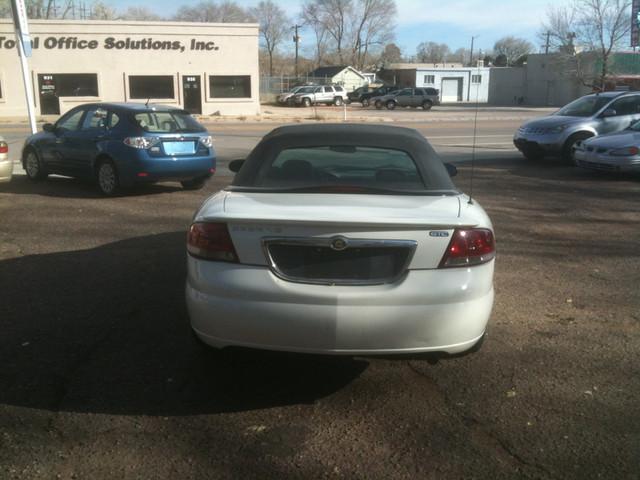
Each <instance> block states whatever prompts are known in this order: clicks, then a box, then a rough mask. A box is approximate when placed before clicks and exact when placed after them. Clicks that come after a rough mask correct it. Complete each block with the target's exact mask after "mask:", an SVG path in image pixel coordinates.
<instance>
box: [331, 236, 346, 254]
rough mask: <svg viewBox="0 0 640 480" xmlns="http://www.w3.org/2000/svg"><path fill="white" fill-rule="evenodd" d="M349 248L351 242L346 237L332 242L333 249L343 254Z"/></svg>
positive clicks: (337, 238)
mask: <svg viewBox="0 0 640 480" xmlns="http://www.w3.org/2000/svg"><path fill="white" fill-rule="evenodd" d="M348 246H349V242H348V241H347V239H346V238H344V237H336V238H334V239H332V240H331V248H332V249H333V250H336V251H337V252H341V251H342V250H344V249H345V248H347V247H348Z"/></svg>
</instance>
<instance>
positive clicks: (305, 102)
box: [302, 98, 311, 108]
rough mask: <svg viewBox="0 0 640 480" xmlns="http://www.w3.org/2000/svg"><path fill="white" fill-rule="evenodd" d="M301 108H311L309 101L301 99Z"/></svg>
mask: <svg viewBox="0 0 640 480" xmlns="http://www.w3.org/2000/svg"><path fill="white" fill-rule="evenodd" d="M302 106H303V107H307V108H308V107H310V106H311V100H310V99H309V98H303V99H302Z"/></svg>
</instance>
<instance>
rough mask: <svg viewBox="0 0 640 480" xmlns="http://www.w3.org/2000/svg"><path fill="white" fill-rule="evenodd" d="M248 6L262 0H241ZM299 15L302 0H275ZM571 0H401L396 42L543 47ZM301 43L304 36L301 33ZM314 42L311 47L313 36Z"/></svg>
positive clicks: (409, 49) (156, 4) (407, 50)
mask: <svg viewBox="0 0 640 480" xmlns="http://www.w3.org/2000/svg"><path fill="white" fill-rule="evenodd" d="M236 2H237V3H238V4H240V5H242V6H244V7H248V6H253V5H255V4H256V3H258V0H236ZM276 2H277V3H278V4H279V5H280V6H282V7H283V8H284V9H285V10H286V11H287V12H288V13H289V14H290V15H291V16H293V17H295V16H296V15H297V14H298V12H299V10H300V5H301V3H302V0H276ZM198 3H199V0H181V1H177V2H176V1H175V0H111V1H110V2H109V4H110V5H112V6H114V7H116V8H117V9H119V10H124V9H126V8H127V7H129V6H133V5H136V6H146V7H148V8H150V9H151V10H153V11H156V12H157V13H159V14H160V15H162V16H171V15H172V14H173V13H175V12H176V10H177V9H178V8H179V7H180V6H182V5H196V4H198ZM566 3H568V0H444V1H443V0H396V5H397V6H398V17H397V28H396V43H397V44H398V46H400V48H401V50H402V52H403V54H405V55H406V56H411V55H415V52H416V47H417V46H418V44H419V43H420V42H423V41H434V42H438V43H446V44H448V45H449V47H451V49H452V50H456V49H457V48H460V47H465V48H469V47H470V45H471V37H472V36H475V37H477V38H476V39H475V46H474V49H478V48H480V49H482V50H484V51H487V50H490V49H492V48H493V44H494V43H495V42H496V40H498V39H499V38H501V37H504V36H507V35H513V36H517V37H522V38H526V39H527V40H529V41H530V42H531V43H533V45H534V46H535V47H536V50H539V49H540V48H541V45H540V40H539V39H538V38H537V32H538V30H539V29H540V24H541V23H542V21H543V20H544V19H545V17H546V12H547V9H548V7H549V5H551V4H553V5H554V6H561V5H563V4H566ZM302 37H303V38H302V46H303V47H304V46H305V35H304V32H303V34H302ZM308 38H309V43H308V44H309V46H311V36H309V37H308Z"/></svg>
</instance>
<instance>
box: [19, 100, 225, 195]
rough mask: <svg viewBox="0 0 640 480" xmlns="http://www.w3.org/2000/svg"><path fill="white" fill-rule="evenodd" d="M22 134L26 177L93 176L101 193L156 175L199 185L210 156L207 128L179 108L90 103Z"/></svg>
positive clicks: (210, 167) (212, 162) (211, 166)
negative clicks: (27, 133)
mask: <svg viewBox="0 0 640 480" xmlns="http://www.w3.org/2000/svg"><path fill="white" fill-rule="evenodd" d="M43 130H44V131H43V132H39V133H36V134H35V135H31V136H30V137H29V138H27V141H26V142H25V146H24V149H23V151H22V164H23V166H24V169H25V171H26V172H27V176H28V177H29V178H30V179H31V180H41V179H44V178H45V177H46V176H47V175H48V174H51V173H55V174H61V175H67V176H70V177H78V178H88V179H92V180H95V181H96V182H97V184H98V187H99V188H100V191H101V192H102V193H103V194H105V195H113V194H115V193H116V192H117V191H118V189H119V188H120V187H128V186H133V185H135V184H137V183H150V182H157V181H161V180H175V181H179V182H180V183H181V184H182V186H183V187H184V188H185V189H189V190H192V189H198V188H202V186H203V185H204V184H205V182H206V180H207V179H208V178H209V177H210V176H211V175H213V173H214V172H215V167H216V158H215V153H214V150H213V140H212V138H211V136H210V135H209V133H208V132H207V130H206V129H205V128H204V127H203V126H202V125H200V124H199V123H198V122H197V121H196V120H195V119H194V118H193V117H192V116H191V115H189V113H188V112H186V111H185V110H180V109H176V108H174V107H169V106H163V105H148V104H138V103H92V104H86V105H80V106H78V107H75V108H73V109H71V110H69V111H68V112H67V113H65V114H64V115H63V116H62V117H61V118H60V119H59V120H58V121H57V122H56V123H55V124H50V123H46V124H44V126H43Z"/></svg>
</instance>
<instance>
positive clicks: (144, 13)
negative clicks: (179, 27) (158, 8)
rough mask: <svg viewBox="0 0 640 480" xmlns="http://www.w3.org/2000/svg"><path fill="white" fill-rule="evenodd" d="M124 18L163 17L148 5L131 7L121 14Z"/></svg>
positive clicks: (153, 18)
mask: <svg viewBox="0 0 640 480" xmlns="http://www.w3.org/2000/svg"><path fill="white" fill-rule="evenodd" d="M121 18H122V19H123V20H137V21H156V20H162V17H161V16H160V15H158V14H157V13H155V12H153V11H152V10H151V9H149V8H147V7H135V6H134V7H129V8H127V9H126V10H125V12H124V13H123V14H122V15H121Z"/></svg>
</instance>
